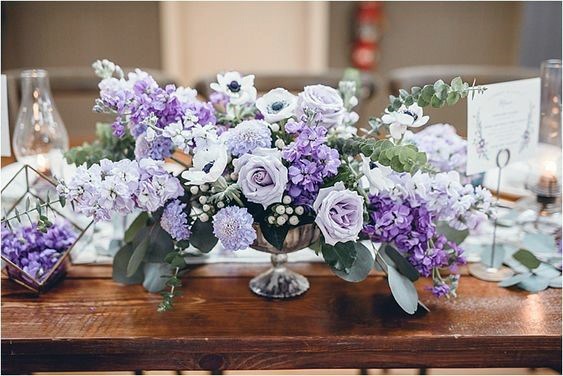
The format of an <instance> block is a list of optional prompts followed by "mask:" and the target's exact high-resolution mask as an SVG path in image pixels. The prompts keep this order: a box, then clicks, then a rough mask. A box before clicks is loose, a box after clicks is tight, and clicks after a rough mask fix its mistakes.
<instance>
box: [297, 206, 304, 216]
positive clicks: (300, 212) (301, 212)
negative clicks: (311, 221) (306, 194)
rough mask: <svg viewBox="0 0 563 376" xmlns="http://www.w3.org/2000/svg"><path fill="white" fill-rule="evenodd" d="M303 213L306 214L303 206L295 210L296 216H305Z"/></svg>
mask: <svg viewBox="0 0 563 376" xmlns="http://www.w3.org/2000/svg"><path fill="white" fill-rule="evenodd" d="M303 213H305V209H303V206H298V207H296V208H295V214H297V215H303Z"/></svg>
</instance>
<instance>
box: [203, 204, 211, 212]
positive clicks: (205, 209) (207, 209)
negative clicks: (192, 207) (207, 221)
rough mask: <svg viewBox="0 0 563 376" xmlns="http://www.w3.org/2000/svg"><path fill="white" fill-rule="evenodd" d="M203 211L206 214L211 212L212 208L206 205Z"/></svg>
mask: <svg viewBox="0 0 563 376" xmlns="http://www.w3.org/2000/svg"><path fill="white" fill-rule="evenodd" d="M202 209H203V211H204V212H208V211H209V210H211V206H209V205H207V204H205V205H203V208H202Z"/></svg>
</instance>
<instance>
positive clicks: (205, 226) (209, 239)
mask: <svg viewBox="0 0 563 376" xmlns="http://www.w3.org/2000/svg"><path fill="white" fill-rule="evenodd" d="M217 242H218V239H217V238H216V237H215V235H214V234H213V224H212V223H211V221H207V222H202V221H200V220H199V219H198V220H197V221H195V222H194V223H193V225H192V236H191V237H190V243H191V244H192V245H193V246H194V247H196V248H197V249H199V250H200V251H201V252H203V253H208V252H209V251H211V250H212V249H213V247H215V245H216V244H217Z"/></svg>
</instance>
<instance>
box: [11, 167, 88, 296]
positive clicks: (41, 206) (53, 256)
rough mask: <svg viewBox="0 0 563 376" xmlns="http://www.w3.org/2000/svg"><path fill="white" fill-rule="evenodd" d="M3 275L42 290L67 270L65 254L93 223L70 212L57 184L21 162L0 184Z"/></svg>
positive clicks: (29, 287) (28, 286) (52, 283)
mask: <svg viewBox="0 0 563 376" xmlns="http://www.w3.org/2000/svg"><path fill="white" fill-rule="evenodd" d="M2 211H3V216H2V220H1V229H2V252H1V257H2V261H3V266H4V269H3V271H4V273H5V274H6V275H7V276H8V278H9V279H11V280H13V281H15V282H17V283H19V284H20V285H23V286H25V287H26V288H28V289H30V290H32V291H33V292H35V293H42V292H44V291H46V290H47V289H49V288H51V287H52V286H53V285H55V284H56V282H57V281H59V280H61V279H62V277H63V276H64V275H65V273H66V267H67V263H68V261H67V257H68V255H69V253H70V251H71V250H72V249H73V247H75V246H76V245H77V244H79V242H80V240H81V238H82V235H83V234H84V233H85V232H86V231H87V230H88V228H89V227H90V225H91V223H92V221H91V220H89V219H86V218H83V217H78V216H76V215H73V212H72V211H71V210H70V208H68V207H66V206H65V205H64V202H61V201H60V199H59V198H58V195H57V194H56V183H55V182H54V181H53V180H51V179H50V178H49V177H48V176H46V175H44V174H43V173H41V172H39V171H38V170H36V169H35V168H33V167H31V166H29V165H24V166H23V167H22V168H21V169H19V170H18V172H17V173H16V174H15V175H14V176H13V177H12V178H11V179H10V180H9V181H8V183H7V184H6V185H5V186H4V187H3V188H2Z"/></svg>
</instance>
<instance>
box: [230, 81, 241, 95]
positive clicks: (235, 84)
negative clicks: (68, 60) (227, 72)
mask: <svg viewBox="0 0 563 376" xmlns="http://www.w3.org/2000/svg"><path fill="white" fill-rule="evenodd" d="M227 87H228V88H229V90H230V91H232V92H233V93H238V92H239V91H240V84H239V83H238V82H237V81H231V83H230V84H228V85H227Z"/></svg>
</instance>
